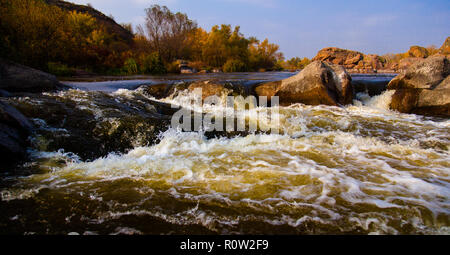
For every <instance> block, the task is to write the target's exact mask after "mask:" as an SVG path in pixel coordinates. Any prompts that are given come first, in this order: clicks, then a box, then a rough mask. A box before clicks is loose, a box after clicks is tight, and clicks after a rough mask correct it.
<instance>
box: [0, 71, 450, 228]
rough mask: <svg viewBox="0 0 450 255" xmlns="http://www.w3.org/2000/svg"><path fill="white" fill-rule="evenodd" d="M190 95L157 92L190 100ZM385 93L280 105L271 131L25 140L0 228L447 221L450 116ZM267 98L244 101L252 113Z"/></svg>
mask: <svg viewBox="0 0 450 255" xmlns="http://www.w3.org/2000/svg"><path fill="white" fill-rule="evenodd" d="M289 75H290V74H285V73H282V74H279V76H275V77H272V76H273V75H272V76H270V77H268V76H264V77H256V78H251V79H249V78H247V77H231V78H230V77H227V79H237V80H245V81H246V82H249V81H250V82H252V81H263V80H271V79H280V78H284V76H289ZM360 79H369V80H370V79H373V80H376V79H380V77H379V76H372V77H370V76H367V77H366V76H363V77H360ZM140 82H141V81H126V82H100V83H79V82H78V83H69V85H71V86H73V87H74V89H72V90H69V91H65V92H58V93H55V94H54V95H52V96H55V97H65V98H67V99H71V100H77V101H79V102H80V105H84V103H87V104H86V105H89V107H93V108H95V107H97V108H98V106H95V105H92V104H88V103H89V101H88V100H89V97H88V96H86V95H88V94H87V93H100V92H96V91H95V90H96V89H95V88H96V87H95V86H96V85H97V86H98V88H99V89H98V90H102V91H103V92H101V93H108V94H109V96H111V97H114V98H118V99H120V101H121V102H122V101H123V100H130V101H133V100H136V98H138V97H142V96H143V93H142V90H141V89H136V88H137V87H138V86H137V85H139V84H140ZM189 96H190V95H189V94H179V95H177V96H176V97H170V98H164V99H159V100H156V99H154V100H156V101H159V102H163V103H171V104H177V105H181V106H185V107H189V106H188V105H185V104H186V103H185V102H187V101H189V100H187V98H189ZM147 97H148V96H147ZM391 97H392V92H389V91H386V92H384V93H383V94H381V95H377V96H374V97H370V96H369V95H367V94H365V93H359V94H358V95H357V97H356V99H355V100H354V103H353V105H349V106H345V107H330V106H307V105H302V104H296V105H291V106H289V107H279V109H278V114H279V116H278V117H279V120H280V133H279V134H264V133H255V134H249V135H246V136H237V137H231V138H227V137H216V138H207V137H206V136H205V135H204V133H202V132H181V131H179V130H175V129H172V128H169V129H167V130H166V131H164V132H162V133H161V134H160V135H159V139H160V140H159V142H158V143H156V144H154V145H148V146H146V145H142V144H140V143H137V145H136V146H135V147H134V148H133V149H131V150H129V151H128V152H125V153H110V154H109V155H108V156H106V157H101V158H97V159H94V160H88V161H83V160H81V159H80V157H78V156H77V155H76V154H74V153H71V152H69V151H37V150H36V151H33V152H32V153H33V155H34V158H35V161H34V162H32V163H28V164H32V165H34V166H36V165H37V166H38V168H39V169H40V170H39V171H38V172H33V173H31V174H27V175H23V176H16V175H12V176H8V175H6V176H2V184H1V186H0V191H1V195H2V197H1V199H2V200H1V202H0V208H1V211H2V216H1V219H0V225H1V226H2V231H1V232H9V233H11V232H12V233H19V234H33V233H38V234H68V233H78V234H450V217H449V216H450V153H449V146H450V135H449V134H450V120H448V119H439V118H431V117H423V116H419V115H411V114H401V113H398V112H394V111H391V110H389V103H390V100H391ZM151 99H153V98H151ZM218 107H219V108H220V107H222V108H223V107H225V106H223V105H214V106H212V105H211V106H209V107H208V106H207V107H204V108H203V111H206V112H211V113H214V112H217V110H218ZM97 108H95V109H93V111H94V110H96V111H98V114H99V118H101V110H102V109H101V108H98V109H97ZM221 110H224V112H226V111H227V109H221ZM266 111H268V108H265V107H259V108H255V109H252V110H250V114H249V115H248V119H249V121H252V118H256V116H260V115H259V114H260V113H264V112H266ZM254 121H257V120H256V119H255V120H254ZM265 125H270V123H265ZM55 132H57V131H55ZM136 139H139V137H136Z"/></svg>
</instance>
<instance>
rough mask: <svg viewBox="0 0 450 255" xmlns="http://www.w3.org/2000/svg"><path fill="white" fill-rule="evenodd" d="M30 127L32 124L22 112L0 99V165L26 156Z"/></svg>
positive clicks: (3, 165) (9, 164)
mask: <svg viewBox="0 0 450 255" xmlns="http://www.w3.org/2000/svg"><path fill="white" fill-rule="evenodd" d="M32 129H33V125H32V124H31V123H30V122H29V121H28V119H27V118H26V117H25V116H23V115H22V113H20V112H19V111H18V110H17V109H15V108H14V107H12V106H10V105H8V104H6V103H4V102H2V101H0V153H1V155H2V160H1V161H0V167H2V168H3V167H9V166H12V165H13V164H15V163H17V162H18V161H20V160H23V159H25V158H26V156H27V152H26V148H27V145H28V142H27V138H28V136H29V135H30V133H31V131H32ZM1 170H5V169H0V171H1Z"/></svg>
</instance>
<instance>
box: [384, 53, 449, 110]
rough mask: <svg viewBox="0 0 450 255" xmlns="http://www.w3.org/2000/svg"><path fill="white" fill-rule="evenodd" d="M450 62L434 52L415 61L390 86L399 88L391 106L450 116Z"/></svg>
mask: <svg viewBox="0 0 450 255" xmlns="http://www.w3.org/2000/svg"><path fill="white" fill-rule="evenodd" d="M449 74H450V62H449V59H448V58H446V57H444V56H432V57H429V58H427V59H425V60H422V61H420V62H418V63H415V64H413V65H412V66H411V67H410V68H409V69H408V70H407V71H406V73H404V74H401V75H399V76H397V77H396V78H394V79H393V80H392V81H391V82H390V83H389V85H388V89H390V90H395V94H394V95H393V97H392V102H391V109H393V110H397V111H399V112H402V113H415V114H422V115H431V116H447V117H448V116H450V78H449Z"/></svg>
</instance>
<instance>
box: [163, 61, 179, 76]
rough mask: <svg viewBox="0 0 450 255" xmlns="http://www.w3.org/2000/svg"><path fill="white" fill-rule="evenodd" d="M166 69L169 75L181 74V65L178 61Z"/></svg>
mask: <svg viewBox="0 0 450 255" xmlns="http://www.w3.org/2000/svg"><path fill="white" fill-rule="evenodd" d="M166 69H167V72H168V73H180V72H181V70H180V64H179V63H178V61H174V62H172V63H169V64H167V65H166Z"/></svg>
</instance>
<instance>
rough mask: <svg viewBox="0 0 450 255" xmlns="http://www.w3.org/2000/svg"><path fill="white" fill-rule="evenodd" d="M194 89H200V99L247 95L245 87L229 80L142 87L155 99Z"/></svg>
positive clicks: (172, 96) (174, 95)
mask: <svg viewBox="0 0 450 255" xmlns="http://www.w3.org/2000/svg"><path fill="white" fill-rule="evenodd" d="M195 89H202V99H203V100H204V99H206V98H207V97H210V96H219V97H221V96H244V97H245V96H247V94H248V93H247V92H246V89H245V87H244V86H243V85H241V84H233V83H229V82H218V81H213V80H206V81H197V82H192V83H186V82H180V83H176V84H154V85H148V86H146V87H145V88H144V93H145V94H147V95H150V96H152V97H154V98H156V99H162V98H167V97H171V98H174V97H176V96H178V95H179V94H180V92H183V91H187V92H189V93H191V92H193V91H194V90H195Z"/></svg>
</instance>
